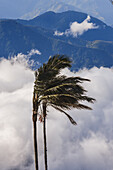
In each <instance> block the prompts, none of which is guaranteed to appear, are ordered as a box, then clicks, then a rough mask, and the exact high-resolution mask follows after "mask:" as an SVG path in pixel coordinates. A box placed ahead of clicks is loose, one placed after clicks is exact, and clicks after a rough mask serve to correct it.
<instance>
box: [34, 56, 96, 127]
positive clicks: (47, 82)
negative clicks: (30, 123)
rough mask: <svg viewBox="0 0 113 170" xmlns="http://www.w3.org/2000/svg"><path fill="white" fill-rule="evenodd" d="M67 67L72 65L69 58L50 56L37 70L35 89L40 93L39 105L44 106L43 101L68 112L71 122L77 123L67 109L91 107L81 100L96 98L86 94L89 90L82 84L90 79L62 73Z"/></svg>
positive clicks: (47, 104)
mask: <svg viewBox="0 0 113 170" xmlns="http://www.w3.org/2000/svg"><path fill="white" fill-rule="evenodd" d="M65 67H71V60H70V59H69V58H67V57H65V56H59V55H57V56H54V57H52V58H49V60H48V62H47V64H43V66H42V67H40V68H39V69H38V72H37V71H36V72H35V77H36V80H35V85H34V91H35V93H36V94H37V95H38V106H40V107H42V104H43V103H45V104H46V107H47V106H52V107H54V108H55V109H57V110H59V111H60V112H62V113H64V114H66V115H67V117H68V118H69V119H70V121H71V123H73V124H76V122H75V121H74V120H73V119H72V118H71V116H69V115H68V114H67V113H66V112H65V110H70V109H71V108H77V109H91V108H90V107H88V106H86V105H83V104H81V103H80V101H84V100H85V101H88V102H93V101H94V99H93V98H91V97H88V96H86V95H85V93H86V92H87V91H86V90H84V88H83V87H82V86H81V85H80V84H81V83H82V82H83V81H90V80H89V79H84V78H80V77H66V76H65V75H60V74H59V73H60V71H61V69H63V68H65ZM45 116H46V115H45Z"/></svg>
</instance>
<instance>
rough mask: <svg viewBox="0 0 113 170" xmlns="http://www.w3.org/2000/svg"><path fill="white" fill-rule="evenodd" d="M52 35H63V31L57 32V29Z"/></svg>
mask: <svg viewBox="0 0 113 170" xmlns="http://www.w3.org/2000/svg"><path fill="white" fill-rule="evenodd" d="M54 35H55V36H62V35H64V33H63V32H59V31H55V32H54Z"/></svg>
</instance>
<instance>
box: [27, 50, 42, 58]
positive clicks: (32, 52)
mask: <svg viewBox="0 0 113 170" xmlns="http://www.w3.org/2000/svg"><path fill="white" fill-rule="evenodd" d="M34 54H38V55H41V52H40V51H39V50H36V49H32V50H31V51H30V52H29V54H28V55H29V56H31V55H34Z"/></svg>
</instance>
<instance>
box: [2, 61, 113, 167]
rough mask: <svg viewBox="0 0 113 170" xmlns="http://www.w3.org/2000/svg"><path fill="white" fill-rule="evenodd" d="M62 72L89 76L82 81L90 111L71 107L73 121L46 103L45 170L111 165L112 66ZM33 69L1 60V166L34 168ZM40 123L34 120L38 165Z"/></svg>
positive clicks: (112, 136) (40, 148)
mask: <svg viewBox="0 0 113 170" xmlns="http://www.w3.org/2000/svg"><path fill="white" fill-rule="evenodd" d="M63 73H65V74H66V75H71V76H72V75H75V76H81V77H85V78H89V79H90V80H91V82H85V83H83V86H84V87H85V89H87V90H88V95H89V96H92V97H94V98H95V99H96V100H97V101H96V102H95V104H93V105H92V104H88V105H89V106H91V107H92V108H93V110H92V111H84V110H76V109H74V110H71V111H70V112H69V113H70V114H71V116H73V118H74V119H75V120H76V121H77V123H78V125H77V126H73V125H71V124H70V122H69V120H68V119H67V118H66V117H65V115H63V114H62V113H59V112H58V111H55V110H54V109H52V108H48V110H49V112H48V115H47V135H48V136H47V141H48V166H49V169H50V170H53V169H54V170H70V169H71V170H82V169H84V170H95V169H96V170H112V169H113V156H112V155H113V122H112V120H113V88H112V86H113V69H112V68H111V69H109V68H103V67H101V68H96V67H94V68H92V69H90V70H87V69H84V70H81V71H79V72H77V73H73V72H70V71H69V70H68V69H65V70H63ZM33 81H34V73H33V71H32V70H30V69H29V68H28V67H26V65H24V64H23V65H22V64H21V63H20V62H17V61H16V62H13V63H12V61H11V60H1V62H0V169H2V170H14V169H18V170H31V169H34V162H33V159H34V154H33V139H32V138H33V137H32V136H33V134H32V133H33V130H32V128H33V127H32V92H33ZM42 132H43V131H42V124H41V123H39V125H38V134H39V139H38V141H39V156H40V158H39V162H40V170H43V140H42V137H43V135H42Z"/></svg>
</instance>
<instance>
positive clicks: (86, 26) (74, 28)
mask: <svg viewBox="0 0 113 170" xmlns="http://www.w3.org/2000/svg"><path fill="white" fill-rule="evenodd" d="M90 20H91V17H90V16H89V15H88V16H87V18H86V19H85V20H84V21H83V22H81V23H78V22H76V21H75V22H73V23H71V24H70V28H69V29H67V30H66V31H65V32H59V31H55V33H54V35H56V36H62V35H66V36H69V35H72V36H73V37H77V36H78V35H82V34H83V33H84V32H86V31H88V30H90V29H97V28H98V26H96V25H95V24H93V23H91V22H90Z"/></svg>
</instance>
